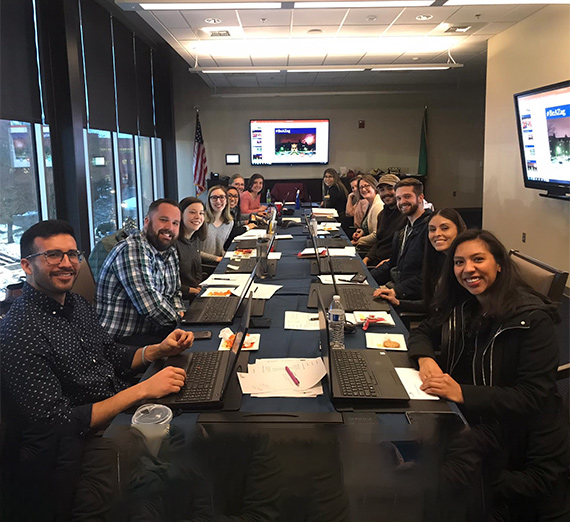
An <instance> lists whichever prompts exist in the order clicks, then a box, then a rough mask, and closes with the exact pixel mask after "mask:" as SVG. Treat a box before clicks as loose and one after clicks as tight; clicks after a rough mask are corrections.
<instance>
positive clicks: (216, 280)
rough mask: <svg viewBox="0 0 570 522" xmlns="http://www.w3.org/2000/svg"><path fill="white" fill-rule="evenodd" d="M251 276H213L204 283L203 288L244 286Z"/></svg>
mask: <svg viewBox="0 0 570 522" xmlns="http://www.w3.org/2000/svg"><path fill="white" fill-rule="evenodd" d="M248 277H249V274H212V275H211V276H210V277H208V279H206V280H204V281H202V283H201V286H234V285H235V286H239V285H243V284H244V283H245V282H246V281H247V278H248Z"/></svg>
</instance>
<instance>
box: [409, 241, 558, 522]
mask: <svg viewBox="0 0 570 522" xmlns="http://www.w3.org/2000/svg"><path fill="white" fill-rule="evenodd" d="M433 305H434V310H435V313H434V315H433V316H432V317H431V318H430V319H428V320H426V321H424V322H423V323H422V324H421V325H420V326H419V327H418V328H417V329H416V330H414V331H413V332H412V333H411V335H410V339H409V343H408V347H409V356H410V358H411V359H412V361H414V362H417V364H418V366H419V370H420V378H421V379H422V382H423V384H422V389H423V390H424V391H426V392H427V393H430V394H432V395H438V396H440V397H442V398H445V399H448V400H451V401H454V402H456V403H457V404H458V405H459V407H460V408H461V410H462V412H463V413H464V414H465V416H466V418H467V419H468V421H469V422H470V424H472V425H473V426H475V427H476V428H480V433H483V434H492V437H487V435H485V437H481V438H479V442H478V444H479V448H478V450H479V451H480V453H481V457H482V459H485V458H490V457H489V455H490V451H491V450H492V451H493V452H494V453H493V455H494V456H493V457H492V458H490V460H492V461H493V464H494V466H493V468H494V471H493V477H494V478H493V480H494V481H495V488H494V491H493V493H494V494H495V495H496V498H497V495H498V496H500V503H501V506H503V507H504V506H507V508H506V509H507V511H508V512H510V513H511V514H512V513H513V512H515V511H517V512H519V511H520V510H521V509H522V512H523V513H524V514H525V518H522V520H535V519H537V518H535V517H538V514H539V513H544V512H545V510H546V511H548V510H552V509H554V510H555V512H556V510H558V511H559V512H560V513H564V514H568V511H567V508H568V505H567V504H564V502H565V501H567V500H568V496H567V485H568V482H567V479H565V478H564V474H565V473H566V474H567V471H568V437H567V429H568V428H567V423H565V422H564V420H563V419H564V409H563V407H562V403H561V400H560V397H558V396H557V393H556V384H555V379H556V369H557V365H558V357H559V354H558V347H557V343H556V339H555V337H554V327H553V319H554V317H555V312H554V310H553V307H552V306H551V304H550V303H548V302H546V301H545V300H544V299H543V298H542V297H541V296H539V295H538V294H536V292H534V291H533V290H532V289H531V288H530V287H528V286H527V285H525V284H524V283H523V282H522V280H521V279H520V276H519V275H518V272H517V271H516V268H515V267H514V265H513V264H512V262H511V260H510V258H509V256H508V254H507V252H506V250H505V248H504V247H503V245H502V244H501V243H500V242H499V240H498V239H497V238H496V237H495V236H494V235H493V234H491V233H490V232H488V231H484V230H483V231H480V230H468V231H466V232H463V233H462V234H460V235H459V236H458V237H457V238H456V240H455V241H454V243H453V245H452V246H451V248H450V251H449V254H448V256H447V259H446V263H445V265H444V268H443V272H442V278H441V282H440V285H439V286H438V288H437V291H436V295H435V299H434V303H433ZM497 452H498V454H499V455H500V457H499V458H498V457H497ZM497 460H499V461H501V462H502V463H503V464H504V465H503V466H502V467H501V466H497ZM564 483H565V484H566V486H564V485H563V484H564ZM561 484H562V486H561ZM556 488H560V489H559V490H558V489H556ZM498 491H500V492H501V493H500V495H499V494H498V493H497V492H498ZM552 495H554V497H555V498H552V499H550V500H549V501H546V499H547V498H549V497H550V496H552ZM523 506H524V507H523ZM496 507H497V506H496V505H495V506H493V507H492V509H496ZM533 510H534V511H533ZM531 513H534V515H532V516H530V514H531ZM519 515H520V513H519ZM529 517H530V518H529ZM517 520H518V519H517ZM549 520H550V519H549Z"/></svg>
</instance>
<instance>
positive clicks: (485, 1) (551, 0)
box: [445, 0, 570, 5]
mask: <svg viewBox="0 0 570 522" xmlns="http://www.w3.org/2000/svg"><path fill="white" fill-rule="evenodd" d="M524 3H528V4H570V0H531V1H530V2H523V1H521V0H447V2H446V3H445V5H519V4H524Z"/></svg>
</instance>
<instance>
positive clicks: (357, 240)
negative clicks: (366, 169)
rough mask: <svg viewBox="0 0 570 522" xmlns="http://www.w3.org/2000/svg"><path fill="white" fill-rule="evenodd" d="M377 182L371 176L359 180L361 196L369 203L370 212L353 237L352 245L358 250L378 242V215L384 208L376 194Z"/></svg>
mask: <svg viewBox="0 0 570 522" xmlns="http://www.w3.org/2000/svg"><path fill="white" fill-rule="evenodd" d="M376 186H377V181H376V180H375V179H374V177H373V176H371V175H370V174H362V175H361V177H360V179H359V180H358V191H359V192H360V196H361V197H362V198H363V199H365V200H366V201H368V210H367V211H366V214H365V215H364V217H363V218H362V223H361V224H360V228H359V229H358V230H357V231H356V232H355V233H354V234H353V236H352V244H353V245H356V246H357V248H362V249H365V248H368V247H371V246H372V245H373V244H374V241H375V240H376V227H377V226H378V214H380V212H381V211H382V208H383V207H384V206H383V205H382V200H381V199H380V196H379V195H378V193H377V192H376Z"/></svg>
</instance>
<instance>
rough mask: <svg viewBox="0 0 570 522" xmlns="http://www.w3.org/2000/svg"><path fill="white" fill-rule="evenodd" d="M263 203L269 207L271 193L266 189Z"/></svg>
mask: <svg viewBox="0 0 570 522" xmlns="http://www.w3.org/2000/svg"><path fill="white" fill-rule="evenodd" d="M265 202H266V203H267V204H268V205H271V192H270V191H269V189H267V193H266V194H265Z"/></svg>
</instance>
